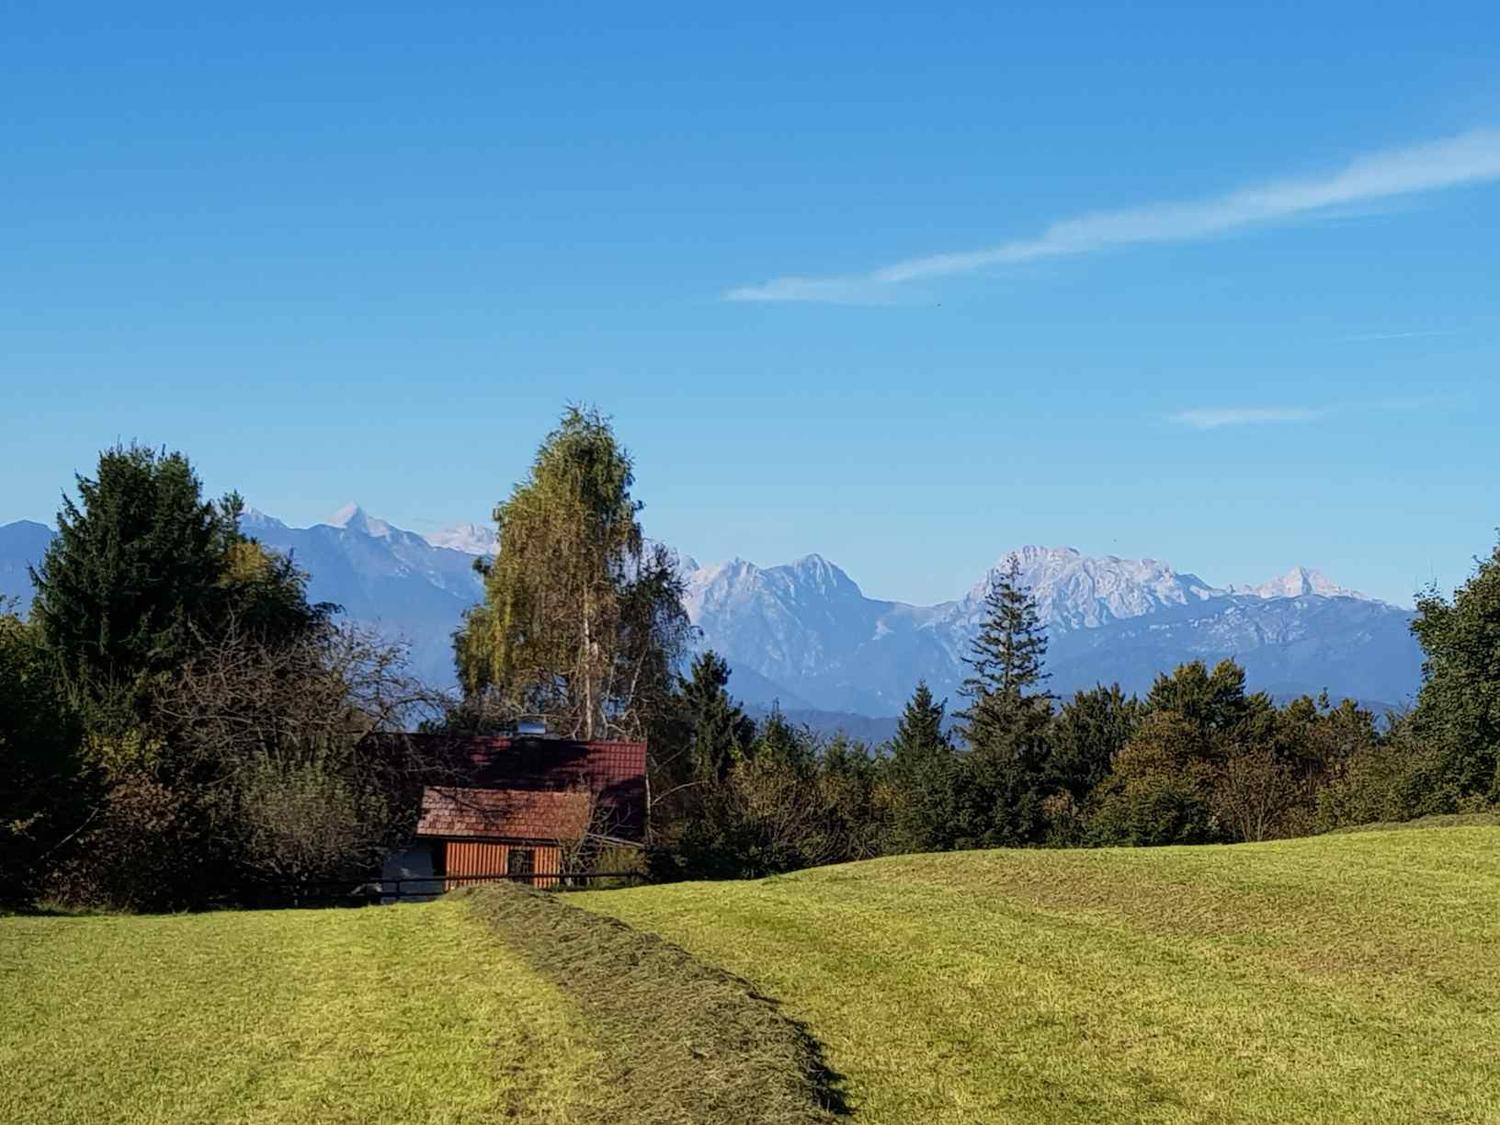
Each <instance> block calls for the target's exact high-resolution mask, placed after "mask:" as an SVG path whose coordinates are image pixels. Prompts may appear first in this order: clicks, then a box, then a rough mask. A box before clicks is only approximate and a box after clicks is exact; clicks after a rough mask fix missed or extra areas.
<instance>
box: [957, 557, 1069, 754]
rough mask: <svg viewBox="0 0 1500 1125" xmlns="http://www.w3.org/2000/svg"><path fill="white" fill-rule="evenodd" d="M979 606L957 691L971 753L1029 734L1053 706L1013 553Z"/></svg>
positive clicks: (1037, 619)
mask: <svg viewBox="0 0 1500 1125" xmlns="http://www.w3.org/2000/svg"><path fill="white" fill-rule="evenodd" d="M984 608H985V616H984V621H983V622H982V624H981V625H980V628H979V633H978V635H977V636H975V638H974V640H973V642H972V643H971V644H970V648H969V655H968V656H967V657H966V658H965V661H964V662H965V663H966V664H968V666H969V668H970V672H969V675H968V677H967V678H965V680H964V682H963V688H962V689H961V690H962V694H963V695H964V697H965V698H966V699H968V701H969V702H968V706H967V707H965V708H964V710H962V711H960V712H959V713H958V716H957V717H958V718H959V719H960V720H962V722H963V724H964V726H963V733H964V739H965V740H966V741H967V742H968V744H969V746H970V747H971V748H973V749H980V748H983V747H987V746H992V745H994V744H995V743H996V742H997V741H1003V740H1006V739H1007V738H1010V737H1012V736H1014V735H1016V734H1019V733H1023V731H1024V732H1030V731H1032V730H1034V728H1035V727H1036V725H1037V724H1038V723H1039V722H1045V720H1046V718H1047V716H1048V715H1050V713H1051V706H1052V696H1051V695H1050V694H1049V693H1048V692H1046V691H1045V690H1043V688H1042V685H1043V683H1045V681H1046V679H1047V673H1046V671H1045V670H1044V668H1043V663H1042V662H1043V659H1044V658H1045V657H1046V654H1047V634H1046V631H1045V629H1044V628H1043V627H1042V623H1041V616H1040V614H1039V613H1038V611H1037V606H1036V600H1035V599H1034V598H1033V597H1032V596H1031V592H1030V591H1029V590H1027V589H1026V587H1025V586H1024V585H1022V583H1021V562H1020V559H1019V558H1018V557H1017V556H1016V555H1014V554H1013V555H1011V557H1010V561H1009V563H1008V564H1007V566H1006V568H1005V569H1004V570H1002V571H1001V572H1000V573H999V574H997V575H996V576H995V579H994V581H993V583H992V584H991V586H990V589H989V593H988V594H986V595H985V600H984Z"/></svg>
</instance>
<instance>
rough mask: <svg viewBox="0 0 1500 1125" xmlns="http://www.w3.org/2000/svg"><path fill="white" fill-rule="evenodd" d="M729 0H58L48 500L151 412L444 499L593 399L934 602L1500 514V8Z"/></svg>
mask: <svg viewBox="0 0 1500 1125" xmlns="http://www.w3.org/2000/svg"><path fill="white" fill-rule="evenodd" d="M303 7H306V6H303ZM713 7H714V6H705V5H680V6H667V5H619V4H612V5H562V4H549V5H545V6H544V5H535V6H530V5H515V6H499V5H475V6H472V7H456V6H442V5H429V6H421V10H418V8H417V7H415V6H411V5H402V6H399V7H395V6H393V7H390V8H387V9H385V10H384V11H381V10H377V9H372V8H370V7H362V8H360V9H357V10H356V9H354V8H346V9H339V8H338V7H336V6H333V5H324V6H319V10H318V11H317V12H316V13H313V14H309V13H308V12H307V11H302V10H298V9H297V8H293V7H279V6H276V5H258V6H254V8H253V10H252V9H241V10H240V11H239V12H237V13H236V14H234V15H232V16H231V15H225V14H222V13H221V12H219V11H212V12H211V11H210V9H208V8H204V7H202V6H197V7H194V8H188V7H182V8H179V9H168V8H156V7H140V6H136V7H132V9H131V10H130V12H129V14H128V16H126V15H122V14H121V11H122V10H121V9H120V8H118V6H109V7H99V8H97V9H93V10H89V9H86V8H84V7H81V6H73V7H69V8H66V9H64V7H63V6H60V5H48V6H42V5H36V6H29V7H28V6H21V7H12V8H11V9H9V10H8V16H7V30H6V35H5V36H4V40H3V43H0V99H3V104H4V105H5V106H6V113H5V115H4V124H3V126H0V128H3V134H0V137H3V146H0V200H3V206H0V246H3V247H4V250H3V253H0V390H3V402H4V403H5V405H6V410H5V425H4V430H3V432H4V434H5V440H4V441H3V443H0V480H3V482H4V487H3V489H0V521H6V520H10V519H16V518H39V519H50V518H51V515H52V513H53V512H54V510H55V509H56V507H57V497H58V494H59V492H60V490H61V488H62V487H64V486H65V485H66V484H68V483H69V482H70V480H71V474H72V473H73V471H74V470H75V469H86V468H88V466H89V465H90V464H91V463H92V461H93V458H94V457H95V455H96V453H97V451H98V449H99V448H100V447H101V446H103V445H107V444H109V443H111V442H114V441H115V440H117V439H126V440H129V439H137V440H141V441H144V442H148V443H153V444H165V445H168V446H171V447H174V448H181V449H183V450H185V451H186V452H188V453H189V455H190V456H191V457H192V458H193V459H194V461H195V463H196V464H197V465H198V467H199V470H200V472H201V474H202V476H203V477H204V480H205V483H206V484H207V485H208V487H209V488H210V489H213V490H215V491H222V490H225V489H228V488H237V489H239V490H240V491H241V492H242V493H243V494H244V495H245V496H246V498H247V499H248V500H249V501H250V502H251V503H252V504H254V505H255V506H257V507H259V508H262V509H264V510H266V511H269V512H271V513H273V514H275V515H278V516H280V517H282V518H284V519H286V520H288V521H289V522H293V523H307V522H313V521H315V520H317V519H319V518H321V517H323V516H324V515H326V514H327V513H329V512H331V511H332V510H333V509H335V508H337V507H338V506H339V505H341V504H342V503H344V502H346V501H348V500H358V501H360V502H361V503H363V504H364V505H365V506H366V507H367V508H369V509H370V510H371V511H373V512H375V513H377V514H380V515H383V516H385V517H386V518H388V519H391V520H392V521H394V522H396V523H398V524H401V525H403V526H408V527H412V528H414V529H416V530H424V531H425V530H432V529H435V528H437V527H439V526H441V525H444V524H447V523H453V522H457V521H459V520H464V519H482V518H484V517H485V516H487V514H488V512H489V510H490V508H491V507H492V506H493V504H494V502H495V500H496V499H498V498H499V497H501V496H503V495H504V494H505V493H506V492H507V491H508V490H509V487H510V485H511V484H512V482H513V481H514V480H515V479H516V478H517V477H518V476H520V475H521V474H523V473H524V471H525V468H526V466H527V464H528V462H529V460H530V457H531V454H532V452H533V450H534V448H535V445H536V443H537V441H538V440H539V439H540V437H541V436H542V434H544V433H545V432H546V430H547V429H548V428H549V427H550V425H551V424H552V423H553V422H554V421H555V419H556V417H557V415H558V413H559V411H560V410H561V408H562V406H563V404H564V403H565V402H566V401H569V400H582V401H590V402H596V403H598V404H599V405H600V406H601V407H602V408H603V409H605V410H606V411H607V412H609V413H611V414H612V415H613V416H614V418H615V421H616V425H617V429H618V430H619V432H620V434H621V436H622V437H623V438H624V439H625V441H626V442H627V443H628V445H629V446H630V447H631V449H632V450H633V452H634V454H635V456H636V459H637V476H638V489H637V491H638V494H639V496H640V497H641V498H642V499H643V500H644V501H645V502H646V505H647V507H646V511H645V520H646V526H647V530H648V532H649V533H650V534H652V535H654V536H657V537H660V538H663V539H665V540H667V541H669V542H671V543H673V544H674V545H676V546H677V547H678V548H679V549H681V550H682V551H684V552H687V553H691V554H693V555H695V556H697V557H699V558H702V559H719V558H724V557H728V556H731V555H736V554H738V555H741V556H744V557H747V558H750V559H753V560H755V561H757V562H761V563H773V562H778V561H783V560H786V559H789V558H791V557H794V556H796V555H800V554H803V553H806V552H809V551H818V552H820V553H822V554H824V555H826V556H828V557H829V558H831V559H833V560H835V561H837V562H840V563H841V564H842V565H843V566H844V567H845V568H846V569H848V570H849V571H850V573H851V574H852V575H853V576H854V577H855V578H856V579H857V580H858V581H860V582H861V584H862V585H863V586H864V587H865V589H866V590H867V591H868V592H870V593H872V594H875V595H880V596H890V597H901V598H904V599H908V600H936V599H939V598H943V597H948V596H952V595H954V594H956V593H958V592H959V591H961V590H962V589H964V588H965V587H967V585H968V584H969V583H970V582H972V581H973V580H974V579H975V578H976V577H977V576H978V574H979V573H980V572H981V571H982V569H983V568H984V567H985V566H986V565H988V563H989V562H990V561H991V560H993V559H994V558H995V557H996V556H997V555H999V554H1000V553H1001V552H1002V551H1003V550H1005V549H1007V548H1009V547H1011V546H1015V545H1018V544H1021V543H1025V542H1039V543H1046V544H1070V545H1075V546H1077V547H1079V548H1081V549H1083V550H1085V551H1089V552H1093V553H1104V552H1110V553H1116V554H1121V555H1128V556H1140V555H1150V556H1154V557H1157V558H1164V559H1167V560H1170V561H1171V562H1173V563H1174V564H1175V565H1177V566H1178V567H1179V568H1182V569H1190V570H1194V571H1196V572H1198V573H1199V574H1201V575H1202V576H1203V577H1205V578H1207V579H1209V580H1211V581H1215V582H1220V583H1228V582H1248V581H1257V580H1262V579H1264V578H1267V577H1269V576H1270V575H1272V574H1273V573H1277V572H1279V571H1282V570H1285V569H1286V568H1287V567H1289V566H1290V565H1291V564H1293V563H1305V564H1308V565H1312V566H1316V567H1319V568H1321V569H1323V570H1325V571H1327V572H1328V573H1329V574H1330V575H1331V576H1332V577H1334V578H1335V579H1336V580H1338V581H1340V582H1342V583H1343V584H1345V585H1350V586H1355V587H1357V588H1361V589H1364V590H1366V591H1368V592H1370V593H1374V594H1377V595H1380V596H1384V597H1388V598H1391V599H1393V600H1407V599H1408V598H1409V597H1410V594H1411V592H1412V590H1413V589H1414V588H1416V587H1417V586H1418V585H1420V584H1423V583H1425V582H1427V581H1430V580H1436V581H1438V582H1439V583H1440V584H1442V585H1444V586H1451V585H1453V584H1454V583H1456V582H1458V581H1460V580H1462V578H1463V577H1464V576H1465V574H1466V573H1467V572H1468V569H1469V566H1470V560H1471V559H1472V557H1473V556H1474V555H1475V554H1477V553H1481V552H1486V551H1487V550H1488V549H1489V547H1490V545H1491V544H1492V543H1493V542H1494V536H1495V530H1494V529H1495V527H1496V525H1497V524H1500V502H1497V498H1496V497H1497V494H1500V490H1497V489H1496V487H1495V481H1496V479H1497V477H1500V441H1497V440H1496V425H1495V419H1496V418H1497V417H1500V388H1497V386H1496V380H1495V374H1496V371H1497V360H1500V306H1497V297H1500V268H1497V266H1496V263H1497V262H1500V222H1497V219H1500V34H1497V32H1500V15H1497V13H1496V11H1495V10H1494V8H1493V6H1492V5H1485V4H1478V3H1475V4H1465V5H1443V4H1433V5H1426V6H1424V7H1423V9H1422V10H1421V11H1420V13H1418V12H1417V11H1416V10H1415V9H1414V8H1413V7H1411V6H1397V5H1392V6H1372V5H1369V4H1359V5H1354V4H1349V5H1334V4H1325V5H1307V4H1297V5H1272V4H1257V5H1253V6H1250V5H1246V6H1245V7H1244V8H1243V9H1242V10H1241V11H1239V12H1225V11H1219V10H1207V9H1210V8H1216V6H1212V5H1210V6H1203V5H1194V6H1188V5H1183V6H1179V7H1142V6H1131V7H1129V8H1128V10H1127V8H1126V6H1122V5H1101V6H1098V7H1086V6H1062V5H1057V4H1048V5H1035V6H1033V7H1032V8H1031V9H1030V10H1029V11H1000V10H998V6H994V5H983V6H980V5H976V6H974V7H972V8H960V7H951V6H950V7H947V8H945V9H944V10H943V11H941V12H938V13H934V12H930V11H929V12H919V11H917V10H916V8H917V6H915V5H912V6H906V7H905V8H897V7H890V8H883V7H880V6H876V5H861V6H859V7H858V8H857V9H856V8H855V7H854V6H847V7H843V8H841V9H839V10H834V9H832V8H831V7H827V6H824V8H825V10H822V11H813V12H809V11H808V10H807V9H809V8H811V7H814V6H811V5H775V4H761V5H754V6H750V8H746V7H745V6H737V7H736V8H735V9H734V10H727V9H726V10H724V11H720V12H716V11H713V10H705V9H712V8H713ZM1401 8H1406V11H1404V12H1403V11H1401V10H1400V9H1401ZM937 255H957V256H958V257H944V258H941V259H940V260H937V261H933V260H932V259H933V257H934V256H937ZM913 263H915V264H914V265H913ZM768 297H769V298H776V299H764V298H768Z"/></svg>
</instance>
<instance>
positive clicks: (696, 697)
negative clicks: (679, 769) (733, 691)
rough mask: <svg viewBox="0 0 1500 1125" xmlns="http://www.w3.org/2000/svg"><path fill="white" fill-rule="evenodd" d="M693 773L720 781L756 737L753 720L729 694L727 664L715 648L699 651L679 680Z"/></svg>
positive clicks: (707, 779) (705, 778)
mask: <svg viewBox="0 0 1500 1125" xmlns="http://www.w3.org/2000/svg"><path fill="white" fill-rule="evenodd" d="M682 700H683V706H684V709H685V713H686V716H687V722H688V729H689V730H690V732H691V734H690V747H691V750H690V755H689V757H690V760H691V763H692V773H693V775H694V776H695V777H696V778H698V779H701V780H703V781H708V782H721V781H723V780H724V778H725V777H726V776H728V774H729V770H730V768H731V767H732V766H733V765H734V762H735V759H736V758H738V757H739V756H740V755H741V754H743V753H744V752H745V750H746V748H747V747H749V745H750V743H751V740H752V739H754V737H755V723H754V721H753V720H752V719H750V718H749V717H748V716H747V715H746V714H745V712H744V711H742V710H741V709H740V706H739V704H737V703H736V702H735V701H734V700H733V699H732V698H731V697H730V695H729V665H728V664H727V663H726V662H725V660H724V658H723V657H722V656H720V655H719V654H718V653H716V652H712V651H710V652H704V653H700V654H699V655H698V656H697V657H696V658H695V659H694V660H693V666H692V669H691V672H690V674H689V675H688V677H687V678H686V679H685V680H683V682H682Z"/></svg>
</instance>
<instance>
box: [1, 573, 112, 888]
mask: <svg viewBox="0 0 1500 1125" xmlns="http://www.w3.org/2000/svg"><path fill="white" fill-rule="evenodd" d="M37 632H38V630H37V628H36V627H35V626H34V625H30V624H28V623H26V622H25V621H22V620H21V619H20V618H19V617H17V616H15V615H14V614H13V613H11V612H9V610H8V607H7V606H6V604H5V603H4V602H3V600H0V908H4V907H14V906H23V905H26V904H28V903H30V902H31V901H32V899H33V898H34V897H35V896H36V894H37V893H38V891H39V890H40V889H41V879H42V875H43V871H42V860H43V858H44V857H47V856H48V855H49V853H50V854H51V855H52V858H54V859H55V858H58V857H57V856H56V854H55V850H56V848H57V847H58V845H59V844H60V843H61V842H62V841H64V840H66V839H67V838H68V837H70V836H71V835H73V833H74V830H75V829H77V828H78V827H79V826H80V825H82V824H83V823H84V822H85V819H86V817H85V814H84V811H83V810H84V808H85V807H86V805H87V804H88V802H89V801H90V800H91V799H92V798H93V794H92V793H91V792H90V790H91V786H90V785H89V783H88V779H87V778H85V777H82V776H80V769H79V763H78V761H77V751H78V740H79V735H80V733H81V732H80V731H79V730H78V724H77V721H76V718H75V716H74V715H73V713H72V710H71V709H70V708H69V707H68V706H67V704H66V702H65V700H64V699H63V695H62V692H61V691H60V690H59V685H58V683H57V678H56V674H55V668H54V666H53V664H52V662H51V661H49V660H47V659H46V658H45V653H44V652H43V650H42V646H41V644H40V643H39V638H38V636H37Z"/></svg>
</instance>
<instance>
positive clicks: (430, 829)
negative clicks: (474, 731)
mask: <svg viewBox="0 0 1500 1125" xmlns="http://www.w3.org/2000/svg"><path fill="white" fill-rule="evenodd" d="M367 737H369V738H370V739H372V740H394V739H403V740H407V741H408V742H409V743H411V744H415V745H420V746H421V747H422V749H423V750H424V751H425V754H424V756H425V757H427V758H428V759H429V760H431V761H437V762H444V763H446V764H447V766H448V768H449V769H450V770H452V771H453V773H454V775H455V776H454V780H455V781H459V782H460V784H459V786H458V787H455V788H449V787H443V788H442V789H441V790H432V789H429V790H427V793H433V792H437V791H444V792H450V793H456V792H464V793H468V792H482V791H495V792H508V793H513V794H514V793H520V792H527V793H533V794H535V793H552V794H558V793H566V792H567V791H570V790H584V791H587V792H589V793H591V794H593V802H592V803H593V805H594V810H595V814H594V819H595V821H596V824H595V825H594V826H593V830H595V831H599V832H601V833H602V834H604V835H608V836H615V837H619V838H621V839H625V840H641V839H643V838H644V836H645V831H646V744H645V743H644V742H577V741H574V740H572V739H566V738H534V737H524V736H505V735H441V734H375V735H369V736H367ZM477 800H478V801H479V803H483V802H484V801H485V800H487V799H484V798H480V799H477ZM515 800H519V798H515ZM438 801H440V799H435V800H434V805H433V808H434V810H435V811H434V818H433V819H431V820H429V819H428V816H427V801H426V796H425V795H424V802H423V816H422V827H419V828H418V833H419V834H420V835H424V836H449V835H460V834H462V835H472V836H477V837H481V838H489V837H492V836H495V835H496V834H497V833H496V832H495V831H494V830H493V829H491V828H486V829H485V830H484V831H482V832H472V833H471V832H467V831H465V832H463V833H459V832H457V831H453V832H450V831H447V830H445V829H442V828H440V827H439V826H440V825H443V824H458V823H463V824H465V825H467V824H468V823H469V821H468V820H467V819H466V818H465V817H466V816H467V812H468V811H472V809H469V808H468V806H465V809H466V810H467V811H466V813H465V816H457V812H456V811H454V814H453V815H454V817H456V819H454V818H453V817H450V816H448V815H447V814H444V815H438V814H437V811H436V810H438V809H440V808H442V807H444V806H441V805H440V804H439V803H438ZM549 801H552V802H553V804H551V805H547V802H549ZM473 803H474V802H473V801H471V802H470V805H472V804H473ZM544 806H545V807H546V808H547V809H550V810H551V811H550V812H549V811H543V810H544ZM535 807H536V809H537V810H538V812H537V816H538V817H539V818H540V820H539V823H543V824H545V825H547V826H548V830H547V831H546V832H545V833H543V834H541V835H539V836H537V837H536V838H537V839H556V838H559V833H558V832H557V831H556V828H557V826H558V825H559V824H561V825H562V826H564V827H566V826H567V825H568V824H570V823H571V822H570V821H568V820H567V817H566V815H564V814H563V813H561V812H559V811H558V810H559V809H560V807H561V806H560V805H558V804H557V802H556V799H555V798H550V797H545V796H542V797H538V798H537V801H536V806H535ZM530 822H531V821H529V820H527V821H525V823H530ZM507 823H509V822H507ZM516 823H522V821H517V822H516ZM502 834H503V833H502Z"/></svg>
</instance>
